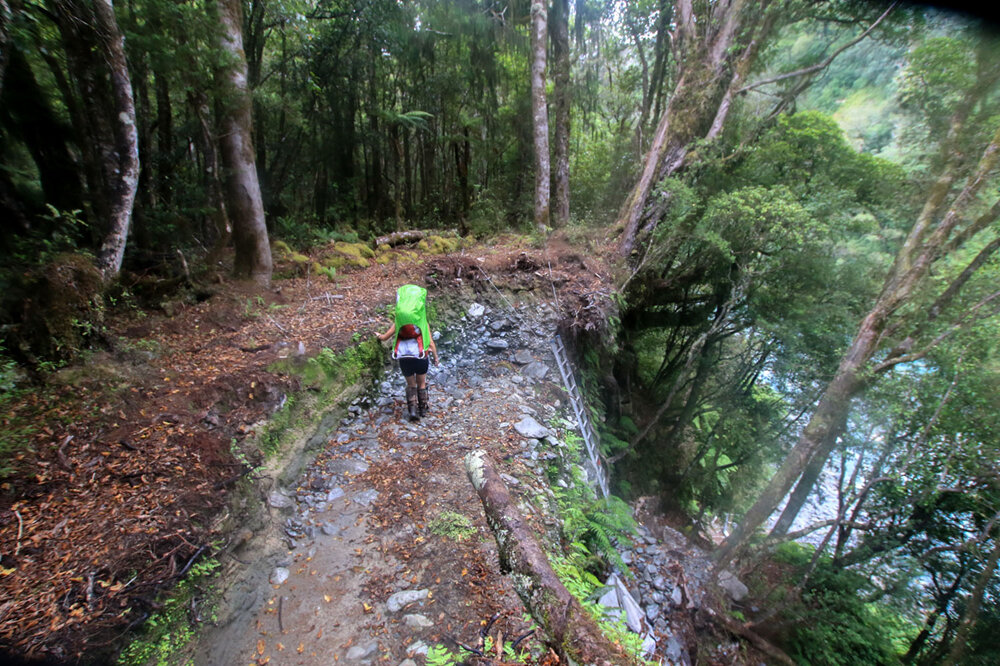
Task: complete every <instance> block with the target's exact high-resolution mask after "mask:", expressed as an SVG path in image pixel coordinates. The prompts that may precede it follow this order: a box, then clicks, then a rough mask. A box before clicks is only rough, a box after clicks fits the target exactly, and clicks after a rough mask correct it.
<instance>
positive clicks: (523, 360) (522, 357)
mask: <svg viewBox="0 0 1000 666" xmlns="http://www.w3.org/2000/svg"><path fill="white" fill-rule="evenodd" d="M534 360H535V357H534V356H532V355H531V352H529V351H528V350H527V349H522V350H520V351H518V352H517V353H516V354H514V363H517V364H518V365H528V364H529V363H531V362H532V361H534Z"/></svg>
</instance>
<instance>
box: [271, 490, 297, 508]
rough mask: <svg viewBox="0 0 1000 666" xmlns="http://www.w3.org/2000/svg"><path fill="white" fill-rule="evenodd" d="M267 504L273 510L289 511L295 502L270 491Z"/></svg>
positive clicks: (283, 495)
mask: <svg viewBox="0 0 1000 666" xmlns="http://www.w3.org/2000/svg"><path fill="white" fill-rule="evenodd" d="M267 503H268V504H269V505H271V506H272V507H274V508H275V509H290V508H292V507H293V506H294V505H295V501H294V500H293V499H292V498H291V497H289V496H287V495H285V494H284V493H282V492H281V491H278V490H272V491H271V494H270V495H268V496H267Z"/></svg>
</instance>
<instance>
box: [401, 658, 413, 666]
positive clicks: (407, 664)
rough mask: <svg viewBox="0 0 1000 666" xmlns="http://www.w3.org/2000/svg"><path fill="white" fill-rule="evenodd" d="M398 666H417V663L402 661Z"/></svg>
mask: <svg viewBox="0 0 1000 666" xmlns="http://www.w3.org/2000/svg"><path fill="white" fill-rule="evenodd" d="M399 666H417V662H415V661H413V660H412V659H404V660H403V661H401V662H399Z"/></svg>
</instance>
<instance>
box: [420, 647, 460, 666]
mask: <svg viewBox="0 0 1000 666" xmlns="http://www.w3.org/2000/svg"><path fill="white" fill-rule="evenodd" d="M424 663H425V664H427V666H452V664H457V663H458V657H457V656H456V655H455V654H453V653H452V652H451V650H449V649H448V648H446V647H444V646H443V645H432V646H431V647H430V649H429V650H427V655H426V656H425V657H424Z"/></svg>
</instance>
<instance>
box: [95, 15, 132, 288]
mask: <svg viewBox="0 0 1000 666" xmlns="http://www.w3.org/2000/svg"><path fill="white" fill-rule="evenodd" d="M94 17H95V18H96V19H97V25H96V28H97V35H98V38H99V40H100V45H101V51H102V53H103V55H104V60H105V63H106V65H107V67H108V69H109V70H110V76H111V90H112V93H113V95H114V110H115V122H114V142H115V145H114V154H115V156H116V158H117V159H116V162H117V164H116V168H115V174H116V178H115V180H114V181H113V182H112V183H111V185H112V191H111V200H110V203H111V210H110V219H109V220H108V226H107V233H106V235H105V237H104V242H103V243H101V248H100V249H99V250H98V252H97V262H96V264H97V270H98V271H100V273H101V276H102V277H103V278H104V280H105V281H108V280H112V279H114V278H116V277H118V273H119V272H120V271H121V267H122V259H123V258H124V256H125V241H126V240H127V238H128V228H129V224H130V223H131V221H132V205H133V203H134V202H135V193H136V188H137V186H138V183H139V135H138V132H137V130H136V124H135V101H134V100H133V99H132V82H131V81H130V80H129V75H128V64H127V62H126V61H125V37H124V35H122V32H121V30H119V28H118V22H117V21H116V20H115V10H114V7H112V6H111V0H94Z"/></svg>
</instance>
